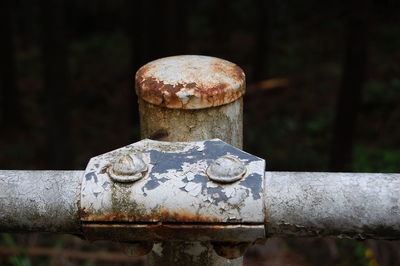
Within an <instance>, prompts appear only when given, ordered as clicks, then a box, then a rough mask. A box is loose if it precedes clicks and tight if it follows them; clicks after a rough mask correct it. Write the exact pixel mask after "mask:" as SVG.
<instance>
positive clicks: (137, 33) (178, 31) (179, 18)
mask: <svg viewBox="0 0 400 266" xmlns="http://www.w3.org/2000/svg"><path fill="white" fill-rule="evenodd" d="M127 5H128V6H129V8H128V10H129V12H128V17H129V18H132V19H131V23H132V24H131V26H130V33H129V34H130V39H131V47H132V49H131V51H132V55H131V66H132V75H134V74H135V72H136V71H137V70H138V69H139V68H140V67H141V66H143V65H144V64H146V63H148V62H149V61H151V60H154V59H158V58H161V57H165V56H171V55H179V54H184V53H185V52H186V47H187V40H186V38H187V35H186V33H187V29H186V27H187V15H186V1H185V0H173V1H161V2H159V1H155V0H149V1H146V0H137V1H129V2H127ZM149 13H151V14H152V15H151V16H152V19H149V17H148V14H149ZM160 21H161V22H162V23H160ZM133 79H134V77H133ZM132 84H134V81H133V82H132ZM132 87H133V85H132ZM131 99H132V100H131V104H130V105H131V106H132V109H131V113H132V119H131V120H132V121H133V123H134V124H136V125H138V124H139V113H138V106H137V100H138V98H137V95H136V93H134V88H132V98H131ZM134 135H135V137H136V134H134Z"/></svg>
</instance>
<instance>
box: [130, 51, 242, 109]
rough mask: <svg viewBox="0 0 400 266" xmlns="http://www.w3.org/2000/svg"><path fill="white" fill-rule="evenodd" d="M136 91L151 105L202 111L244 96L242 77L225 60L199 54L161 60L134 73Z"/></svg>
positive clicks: (237, 70)
mask: <svg viewBox="0 0 400 266" xmlns="http://www.w3.org/2000/svg"><path fill="white" fill-rule="evenodd" d="M135 80H136V85H135V86H136V92H137V94H138V96H139V97H140V98H141V99H142V100H144V101H146V102H148V103H151V104H154V105H158V106H163V107H168V108H173V109H202V108H207V107H212V106H220V105H224V104H228V103H231V102H233V101H235V100H237V99H238V98H240V97H241V96H242V95H243V94H244V90H245V74H244V72H243V70H242V69H241V68H240V67H239V66H237V65H236V64H234V63H231V62H229V61H226V60H223V59H219V58H215V57H210V56H200V55H180V56H171V57H165V58H161V59H158V60H155V61H152V62H150V63H148V64H146V65H144V66H143V67H141V68H140V69H139V70H138V72H137V73H136V77H135Z"/></svg>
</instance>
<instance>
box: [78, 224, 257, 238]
mask: <svg viewBox="0 0 400 266" xmlns="http://www.w3.org/2000/svg"><path fill="white" fill-rule="evenodd" d="M83 228H84V232H85V236H86V237H87V238H88V239H90V240H104V239H108V240H113V241H118V242H129V241H148V240H154V241H161V240H170V241H202V242H209V241H221V242H237V241H238V240H240V241H243V242H254V241H255V240H262V239H263V236H264V235H265V229H264V225H263V224H262V225H239V224H238V225H230V224H229V223H226V224H194V223H162V222H159V223H142V224H139V223H128V224H127V223H120V224H118V223H106V224H99V223H96V224H91V223H84V224H83Z"/></svg>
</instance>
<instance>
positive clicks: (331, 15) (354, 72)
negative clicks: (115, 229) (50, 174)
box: [0, 0, 400, 266]
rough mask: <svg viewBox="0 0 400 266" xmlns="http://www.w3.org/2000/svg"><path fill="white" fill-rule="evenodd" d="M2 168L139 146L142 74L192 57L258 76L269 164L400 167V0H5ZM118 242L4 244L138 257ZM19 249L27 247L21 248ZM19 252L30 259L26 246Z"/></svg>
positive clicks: (372, 261)
mask: <svg viewBox="0 0 400 266" xmlns="http://www.w3.org/2000/svg"><path fill="white" fill-rule="evenodd" d="M0 7H1V9H0V28H1V35H0V36H1V40H0V123H1V130H0V169H84V167H85V166H86V163H87V162H88V159H89V158H91V157H93V156H96V155H98V154H101V153H104V152H107V151H110V150H113V149H115V148H118V147H121V146H124V145H126V144H129V143H132V142H136V141H138V140H139V132H138V130H139V123H138V111H137V98H136V96H135V94H134V88H133V84H134V83H133V76H134V73H135V71H136V70H137V69H138V68H139V67H140V66H141V65H143V64H145V63H147V62H149V61H151V60H153V59H157V58H160V57H165V56H169V55H179V54H201V55H210V56H217V57H221V58H224V59H227V60H230V61H232V62H234V63H236V64H238V65H239V66H241V67H242V68H243V69H244V71H245V73H246V75H247V93H246V95H245V126H244V129H245V140H244V142H245V150H246V151H248V152H250V153H252V154H255V155H258V156H260V157H262V158H266V159H267V164H268V168H267V170H287V171H294V170H296V171H357V172H399V170H400V126H399V121H400V105H399V100H400V49H399V48H400V8H399V7H400V3H398V1H394V0H392V1H390V0H389V1H372V0H365V1H362V0H348V1H332V2H329V1H317V0H307V1H295V0H285V1H278V0H253V1H251V0H247V1H246V0H231V1H228V0H186V1H184V0H170V1H155V0H147V1H146V0H136V1H128V0H114V1H106V0H97V1H95V0H86V1H78V0H70V1H67V0H34V1H22V0H15V1H12V0H2V1H0ZM399 247H400V245H399V244H398V243H397V242H386V241H361V242H360V241H353V240H334V239H329V238H327V239H303V240H293V239H290V240H281V239H272V240H270V241H269V242H267V245H266V246H264V247H262V246H259V247H256V248H253V249H252V250H251V251H250V252H249V253H248V255H247V257H246V259H245V262H246V264H247V265H267V264H268V265H371V266H372V265H400V249H399ZM118 250H119V249H118V246H116V245H109V244H104V243H103V244H98V245H97V246H93V245H90V244H89V243H86V242H83V241H81V240H79V239H77V238H73V237H69V236H50V235H43V234H32V235H9V234H2V235H1V238H0V255H1V256H0V265H3V264H4V265H9V264H10V265H111V264H112V265H116V264H118V263H119V264H118V265H125V264H132V263H137V264H138V265H141V264H142V263H143V260H144V259H143V258H141V259H139V260H137V259H136V260H135V259H131V258H129V257H124V256H123V255H121V254H120V253H119V251H118ZM18 252H19V253H18ZM17 253H18V254H19V255H18V254H17Z"/></svg>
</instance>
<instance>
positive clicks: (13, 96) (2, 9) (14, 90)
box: [0, 0, 22, 130]
mask: <svg viewBox="0 0 400 266" xmlns="http://www.w3.org/2000/svg"><path fill="white" fill-rule="evenodd" d="M12 3H13V1H11V0H3V1H1V4H0V28H1V37H2V38H1V41H0V58H1V60H0V79H1V83H0V90H1V91H0V106H1V116H0V118H2V119H1V120H2V122H3V123H2V124H3V125H4V128H5V129H7V130H8V129H12V128H16V127H17V126H20V125H21V122H22V121H21V120H22V110H21V106H20V93H19V91H18V86H17V75H16V71H17V69H16V49H15V42H14V37H15V21H14V16H13V14H14V10H13V6H12ZM1 120H0V121H1Z"/></svg>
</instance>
